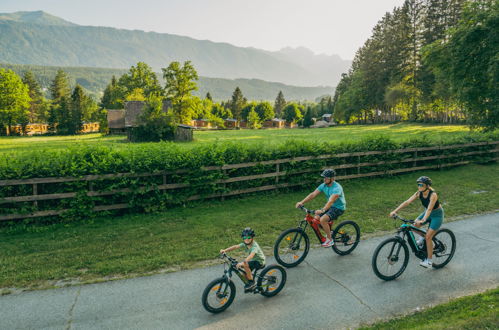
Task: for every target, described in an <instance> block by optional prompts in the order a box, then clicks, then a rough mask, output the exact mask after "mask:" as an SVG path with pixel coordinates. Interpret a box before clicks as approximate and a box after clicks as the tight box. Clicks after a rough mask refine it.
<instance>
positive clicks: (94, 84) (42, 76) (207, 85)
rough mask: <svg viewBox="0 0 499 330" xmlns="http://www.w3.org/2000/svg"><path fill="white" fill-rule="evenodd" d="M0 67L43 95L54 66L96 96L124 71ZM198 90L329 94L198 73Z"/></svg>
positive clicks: (268, 96) (256, 96)
mask: <svg viewBox="0 0 499 330" xmlns="http://www.w3.org/2000/svg"><path fill="white" fill-rule="evenodd" d="M0 68H6V69H10V70H12V71H14V72H16V73H17V74H18V75H19V76H21V77H22V76H23V75H24V73H25V72H26V71H31V72H33V74H34V75H35V77H36V80H37V81H38V82H39V83H40V85H41V86H42V88H44V90H45V92H46V94H47V97H48V96H49V95H48V88H49V86H50V84H51V82H52V80H53V79H54V77H55V74H56V72H57V70H58V69H62V70H64V71H65V72H66V73H67V74H68V77H69V80H70V85H71V86H74V85H76V84H80V85H81V86H82V87H83V88H85V89H86V90H87V92H89V93H90V94H92V95H93V96H94V97H95V99H97V100H99V99H100V98H101V96H102V93H103V92H104V89H105V88H106V86H107V85H108V84H109V83H110V82H111V78H112V76H113V75H114V76H116V77H117V78H118V77H120V76H121V75H122V74H124V73H125V72H127V71H128V70H126V69H105V68H88V67H87V68H85V67H56V66H40V65H22V64H2V63H0ZM156 75H157V77H158V78H159V80H160V82H161V84H162V85H164V82H163V79H162V74H160V73H156ZM197 85H198V88H199V89H198V90H197V91H195V92H194V93H193V94H194V95H197V96H199V97H202V98H204V97H205V96H206V93H208V92H209V93H210V94H211V96H212V97H213V99H214V100H216V101H223V100H228V99H230V98H231V96H232V93H233V92H234V89H236V87H239V88H240V89H241V91H242V92H243V94H244V96H245V97H246V98H247V99H248V100H255V101H259V100H265V101H272V102H274V100H275V98H276V97H277V94H278V93H279V91H282V92H283V94H284V97H285V98H286V100H288V101H292V100H294V101H305V100H308V101H314V100H315V99H316V98H317V97H320V96H323V95H333V93H334V88H332V87H298V86H290V85H285V84H282V83H273V82H268V81H263V80H258V79H235V80H231V79H223V78H209V77H202V76H201V77H199V81H198V82H197Z"/></svg>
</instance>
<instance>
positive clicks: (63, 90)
mask: <svg viewBox="0 0 499 330" xmlns="http://www.w3.org/2000/svg"><path fill="white" fill-rule="evenodd" d="M49 90H50V95H51V96H52V103H53V104H58V103H59V101H60V99H61V97H64V96H69V93H70V88H69V79H68V76H67V75H66V72H64V71H63V70H61V69H59V70H57V73H56V75H55V77H54V80H52V84H51V85H50V88H49Z"/></svg>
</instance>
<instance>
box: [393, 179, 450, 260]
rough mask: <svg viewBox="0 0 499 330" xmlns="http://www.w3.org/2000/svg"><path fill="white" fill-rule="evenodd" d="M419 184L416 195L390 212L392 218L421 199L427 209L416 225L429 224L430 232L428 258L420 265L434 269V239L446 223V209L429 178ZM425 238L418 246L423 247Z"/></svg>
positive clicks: (428, 233)
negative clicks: (444, 222)
mask: <svg viewBox="0 0 499 330" xmlns="http://www.w3.org/2000/svg"><path fill="white" fill-rule="evenodd" d="M416 182H417V184H418V191H416V192H415V193H414V195H412V196H411V197H410V198H409V199H408V200H406V201H405V202H403V203H402V204H400V205H399V207H397V208H396V209H395V210H393V211H392V212H390V216H391V217H393V216H394V215H395V214H397V212H398V211H399V210H401V209H403V208H404V207H406V206H408V205H409V204H411V203H412V202H414V201H415V200H416V198H418V197H419V199H420V200H421V204H422V205H423V207H424V208H425V210H424V212H423V213H421V214H420V215H419V216H418V217H417V218H416V220H415V223H414V225H415V226H416V227H418V228H419V227H421V226H422V225H424V224H426V223H429V228H428V231H427V232H426V237H425V238H426V252H427V258H426V259H425V260H423V261H421V262H420V263H419V264H420V265H421V266H423V267H425V268H430V267H432V260H431V258H432V256H433V243H432V239H433V236H435V233H436V232H437V230H438V229H439V228H440V226H442V222H443V221H444V209H443V208H442V206H441V205H440V202H439V201H438V195H437V193H436V192H435V190H434V189H433V188H432V187H431V184H432V181H431V179H430V178H429V177H427V176H422V177H419V178H418V179H417V180H416ZM425 238H423V237H421V238H420V239H419V240H418V245H420V246H421V245H422V244H423V242H424V240H425Z"/></svg>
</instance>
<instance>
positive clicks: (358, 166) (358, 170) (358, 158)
mask: <svg viewBox="0 0 499 330" xmlns="http://www.w3.org/2000/svg"><path fill="white" fill-rule="evenodd" d="M357 174H360V155H358V156H357Z"/></svg>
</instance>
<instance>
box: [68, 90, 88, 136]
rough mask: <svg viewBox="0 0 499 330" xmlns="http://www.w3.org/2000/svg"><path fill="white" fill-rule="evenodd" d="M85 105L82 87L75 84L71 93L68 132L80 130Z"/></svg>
mask: <svg viewBox="0 0 499 330" xmlns="http://www.w3.org/2000/svg"><path fill="white" fill-rule="evenodd" d="M87 105H88V103H87V96H86V95H85V93H84V92H83V88H82V87H81V86H80V85H76V86H75V88H74V90H73V93H72V94H71V104H70V112H69V113H70V121H69V122H70V125H69V127H68V128H69V129H68V133H69V134H78V133H79V132H80V131H81V130H82V128H83V116H84V113H85V110H86V109H85V107H86V106H87Z"/></svg>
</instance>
